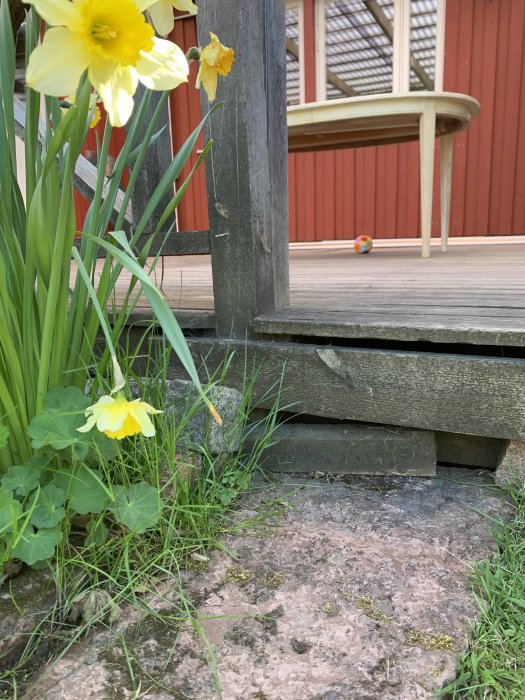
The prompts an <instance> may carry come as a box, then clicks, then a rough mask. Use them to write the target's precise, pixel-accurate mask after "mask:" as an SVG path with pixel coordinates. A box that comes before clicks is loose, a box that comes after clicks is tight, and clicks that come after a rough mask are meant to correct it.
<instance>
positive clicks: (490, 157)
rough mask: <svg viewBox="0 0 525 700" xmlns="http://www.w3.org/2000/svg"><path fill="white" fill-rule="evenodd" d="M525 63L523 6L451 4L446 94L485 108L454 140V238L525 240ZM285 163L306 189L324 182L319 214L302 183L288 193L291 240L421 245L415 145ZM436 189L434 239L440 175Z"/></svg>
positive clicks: (459, 0)
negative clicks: (365, 239)
mask: <svg viewBox="0 0 525 700" xmlns="http://www.w3.org/2000/svg"><path fill="white" fill-rule="evenodd" d="M306 19H307V15H305V21H306ZM524 61H525V2H522V0H448V2H447V21H446V45H445V85H444V88H445V90H448V91H451V92H463V93H466V94H469V95H473V96H474V97H476V98H477V99H478V100H479V101H480V102H481V115H480V117H479V118H478V119H476V120H475V121H474V122H473V124H472V125H471V126H470V127H469V129H468V130H467V131H466V132H464V133H462V134H459V135H458V136H457V137H456V140H455V147H454V173H453V177H454V181H453V183H454V184H453V192H452V202H451V231H450V233H451V235H452V236H473V235H477V236H479V235H498V234H499V235H507V234H513V233H514V234H519V233H525V196H524V195H523V192H525V133H524V130H523V129H520V128H519V120H520V116H521V115H524V114H525V69H524V68H523V65H524ZM334 157H335V167H331V166H330V165H329V164H330V163H332V162H334ZM436 157H439V151H438V150H437V152H436ZM289 163H290V168H293V169H294V170H296V171H300V172H302V174H303V179H304V181H307V182H312V181H314V182H317V181H318V180H319V176H320V174H321V173H322V174H323V177H324V186H323V187H318V186H316V188H315V199H314V202H313V207H312V202H311V201H310V197H311V194H312V193H311V189H310V190H303V189H302V185H301V182H299V181H296V184H295V187H296V191H295V192H292V190H291V192H290V194H291V196H292V197H293V199H294V211H296V212H297V213H296V215H295V216H294V217H293V218H291V219H290V240H322V239H325V240H326V239H329V240H330V239H337V238H353V237H354V236H355V235H357V234H361V233H364V234H370V235H374V236H376V237H380V238H392V237H398V238H404V237H415V236H419V235H420V233H419V158H418V145H417V144H414V143H413V144H400V145H399V146H382V147H378V148H365V149H359V150H357V151H354V150H346V151H339V152H337V153H336V154H335V156H334V154H333V153H321V154H317V158H316V160H315V162H312V160H311V157H310V156H309V155H304V154H297V155H293V156H290V157H289ZM436 166H437V163H436ZM434 185H435V186H434V213H433V221H432V233H433V235H434V236H437V235H439V183H438V176H437V167H436V176H435V179H434ZM303 208H304V209H305V210H306V211H307V212H309V214H308V217H311V218H312V220H313V221H314V222H315V231H313V232H312V230H311V227H308V231H305V230H304V229H303V228H302V219H303V217H301V216H300V210H301V209H303ZM312 208H313V212H312ZM326 209H330V210H332V211H334V216H333V218H330V217H328V216H326V215H325V214H324V213H321V212H324V211H325V210H326ZM319 210H320V211H319Z"/></svg>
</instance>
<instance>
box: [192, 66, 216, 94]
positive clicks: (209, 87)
mask: <svg viewBox="0 0 525 700" xmlns="http://www.w3.org/2000/svg"><path fill="white" fill-rule="evenodd" d="M217 75H218V73H217V71H216V70H214V69H213V67H211V66H209V65H208V64H207V63H204V62H203V63H201V65H200V68H199V72H198V73H197V80H196V81H195V87H196V88H197V90H198V89H199V88H200V86H201V83H202V87H203V88H204V90H205V91H206V95H207V96H208V100H209V101H210V102H213V101H214V99H215V96H216V94H217Z"/></svg>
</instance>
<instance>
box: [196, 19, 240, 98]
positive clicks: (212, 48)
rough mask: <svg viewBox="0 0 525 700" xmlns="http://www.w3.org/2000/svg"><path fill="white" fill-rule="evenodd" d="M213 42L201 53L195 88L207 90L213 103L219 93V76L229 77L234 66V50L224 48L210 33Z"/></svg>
mask: <svg viewBox="0 0 525 700" xmlns="http://www.w3.org/2000/svg"><path fill="white" fill-rule="evenodd" d="M210 37H211V42H210V43H209V44H208V45H207V46H205V47H204V48H203V49H202V51H201V56H200V63H201V65H200V68H199V73H198V75H197V82H196V83H195V87H196V88H199V87H200V86H201V83H202V86H203V88H204V89H205V90H206V94H207V95H208V100H209V101H210V102H213V100H214V99H215V95H216V92H217V76H219V75H224V76H226V75H228V73H229V72H230V71H231V68H232V65H233V61H234V58H233V53H234V52H233V49H229V48H228V47H227V46H223V45H222V44H221V42H220V41H219V39H218V38H217V37H216V36H215V34H213V33H212V32H210Z"/></svg>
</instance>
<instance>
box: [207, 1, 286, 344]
mask: <svg viewBox="0 0 525 700" xmlns="http://www.w3.org/2000/svg"><path fill="white" fill-rule="evenodd" d="M197 29H198V37H199V43H200V45H201V46H205V45H206V44H208V43H209V41H210V36H209V32H210V31H213V32H214V33H215V34H217V36H218V37H219V39H220V40H221V42H222V43H223V44H225V45H226V46H231V47H233V48H234V49H235V63H234V65H233V68H232V71H231V73H230V75H229V76H228V77H227V78H225V79H224V78H222V77H219V87H218V91H217V99H218V100H221V101H222V100H223V101H224V105H223V106H222V107H221V108H220V109H219V110H217V112H216V113H215V114H213V115H212V117H211V119H210V121H209V122H208V128H207V136H208V137H209V138H212V139H214V145H213V148H212V150H211V154H210V156H209V157H208V159H207V163H206V181H207V188H208V209H209V217H210V240H211V252H212V268H213V290H214V298H215V313H216V318H217V333H218V335H220V336H227V337H229V336H232V337H236V338H244V337H246V336H248V337H249V336H251V335H253V333H252V330H251V322H252V320H253V318H254V317H255V316H257V315H258V314H260V313H263V312H265V311H270V310H273V309H275V308H279V307H281V306H286V305H287V304H288V291H289V284H288V207H287V204H288V192H287V157H288V156H287V154H288V146H287V125H286V84H285V81H286V70H285V61H286V55H285V16H284V0H259V1H258V2H242V3H239V2H236V1H235V0H207V2H206V3H201V6H200V11H199V14H198V15H197ZM202 104H203V108H204V110H207V109H208V108H209V105H208V102H207V99H206V96H205V94H204V93H203V102H202Z"/></svg>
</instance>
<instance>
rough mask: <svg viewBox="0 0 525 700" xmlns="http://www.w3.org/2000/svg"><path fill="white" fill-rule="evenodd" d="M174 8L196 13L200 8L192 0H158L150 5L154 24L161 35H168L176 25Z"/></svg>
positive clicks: (191, 13) (192, 13)
mask: <svg viewBox="0 0 525 700" xmlns="http://www.w3.org/2000/svg"><path fill="white" fill-rule="evenodd" d="M173 8H175V9H176V10H180V11H181V12H189V14H190V15H196V14H197V12H198V11H199V8H198V7H197V6H196V5H194V4H193V2H192V1H191V0H158V2H156V3H154V4H153V5H151V6H150V8H149V10H148V12H149V14H150V17H151V21H152V22H153V26H154V27H155V29H156V31H157V32H158V33H159V34H160V35H161V36H167V35H168V34H169V33H170V32H171V31H172V30H173V27H174V26H175V19H174V17H173Z"/></svg>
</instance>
